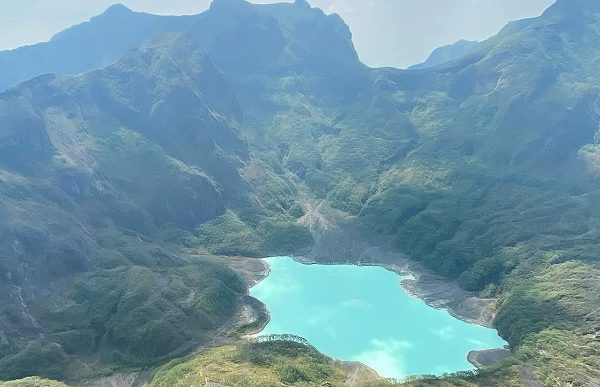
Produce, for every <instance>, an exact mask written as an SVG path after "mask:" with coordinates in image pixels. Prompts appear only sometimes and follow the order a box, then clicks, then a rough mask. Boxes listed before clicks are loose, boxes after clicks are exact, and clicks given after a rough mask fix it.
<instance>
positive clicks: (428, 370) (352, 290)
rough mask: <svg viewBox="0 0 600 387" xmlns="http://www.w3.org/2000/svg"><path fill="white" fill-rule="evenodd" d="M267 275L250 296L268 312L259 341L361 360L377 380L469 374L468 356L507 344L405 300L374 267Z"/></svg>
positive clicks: (306, 268) (277, 266)
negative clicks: (303, 342) (280, 337)
mask: <svg viewBox="0 0 600 387" xmlns="http://www.w3.org/2000/svg"><path fill="white" fill-rule="evenodd" d="M268 263H269V265H270V267H271V272H270V274H269V276H268V277H267V278H266V279H265V280H264V281H262V282H260V283H259V284H258V285H256V286H255V287H253V288H252V289H251V291H250V294H251V295H252V296H254V297H255V298H257V299H259V300H261V301H262V302H263V303H264V304H266V305H267V308H268V309H269V312H270V314H271V321H270V322H269V324H268V325H267V326H266V328H265V329H264V331H263V332H261V334H283V333H289V334H294V335H298V336H302V337H304V338H306V339H307V340H308V341H309V342H310V343H311V344H312V345H314V346H315V347H316V348H317V349H318V350H320V351H321V352H323V353H324V354H326V355H328V356H331V357H333V358H336V359H340V360H355V361H360V362H362V363H364V364H366V365H368V366H369V367H371V368H373V369H374V370H376V371H377V372H378V373H379V374H380V375H381V376H384V377H393V378H403V377H406V376H410V375H423V374H435V375H441V374H444V373H447V372H456V371H464V370H471V369H473V366H472V365H471V364H470V363H469V362H468V361H467V354H468V352H469V351H471V350H482V349H492V348H501V347H503V346H504V345H506V342H505V341H504V340H502V338H500V337H499V336H498V334H497V332H496V331H495V330H493V329H489V328H485V327H481V326H478V325H474V324H468V323H465V322H463V321H460V320H458V319H456V318H454V317H452V316H451V315H450V314H448V312H447V311H445V310H437V309H434V308H431V307H429V306H428V305H427V304H425V303H424V302H423V301H421V300H419V299H416V298H414V297H411V296H410V295H409V294H408V293H407V292H406V291H405V290H404V289H403V288H402V287H401V286H400V280H401V277H400V276H399V275H397V274H395V273H393V272H390V271H388V270H385V269H383V268H380V267H370V266H349V265H335V266H329V265H303V264H301V263H298V262H296V261H294V260H293V259H292V258H290V257H277V258H269V259H268Z"/></svg>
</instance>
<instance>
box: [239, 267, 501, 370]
mask: <svg viewBox="0 0 600 387" xmlns="http://www.w3.org/2000/svg"><path fill="white" fill-rule="evenodd" d="M273 258H275V259H277V258H278V257H271V258H263V259H261V263H263V264H265V266H268V265H269V264H271V262H269V259H273ZM281 258H282V259H283V258H287V259H290V261H292V260H293V261H294V262H296V263H298V264H301V265H306V266H313V265H314V266H352V267H372V268H381V269H384V270H386V271H388V272H390V273H393V274H394V277H395V278H397V280H396V281H395V282H396V286H398V285H400V287H401V289H402V291H403V292H404V294H405V296H406V297H409V298H415V299H418V300H419V302H423V303H424V306H426V307H429V308H432V309H436V310H445V312H446V313H447V315H448V318H452V319H455V320H458V321H461V322H462V323H465V324H468V325H479V326H481V325H482V324H479V323H478V322H477V321H473V320H467V319H461V318H458V317H457V316H456V315H454V314H453V313H449V311H448V310H447V308H444V307H440V306H435V305H431V304H430V303H427V302H424V299H423V298H421V297H417V296H416V295H415V294H414V293H413V292H411V291H409V290H410V289H408V288H407V286H406V284H407V283H406V281H417V280H419V279H422V278H421V277H420V276H419V277H417V276H416V275H415V274H413V273H412V272H411V271H410V270H407V269H406V268H404V267H397V266H395V265H390V264H381V263H373V262H336V261H329V262H318V261H315V260H312V259H308V258H307V257H306V256H292V255H290V256H282V257H281ZM265 271H267V270H265ZM269 272H270V270H269ZM264 278H267V277H266V276H265V277H264ZM263 280H264V279H263ZM254 297H258V296H257V295H256V294H255V295H254ZM259 298H260V297H259ZM261 300H262V301H264V300H263V299H262V298H261ZM486 328H489V327H486ZM259 333H260V331H259V332H256V333H254V334H253V335H247V336H246V337H245V338H247V339H252V338H254V337H256V335H258V334H259ZM496 334H497V333H496ZM489 344H492V343H489ZM496 345H497V344H496ZM473 347H476V346H475V345H474V346H473ZM473 347H472V348H473ZM479 348H481V346H480V347H479ZM467 352H468V354H469V356H465V355H463V357H462V358H463V359H464V361H465V362H468V363H469V364H470V365H471V366H472V367H474V368H473V369H475V368H477V369H479V368H482V367H485V366H487V365H489V364H491V361H490V359H495V357H494V356H491V355H488V354H490V353H492V354H496V353H505V352H508V351H507V350H506V349H503V348H498V347H493V346H492V345H490V347H489V348H486V347H485V346H484V347H483V348H482V349H478V350H467V351H466V352H465V354H466V353H467ZM508 353H510V352H508ZM330 357H331V356H330ZM503 357H505V356H503ZM503 357H502V358H503ZM341 358H344V357H341ZM341 358H339V357H334V358H333V359H341ZM497 360H501V358H498V359H497ZM495 361H496V360H494V362H495ZM363 365H364V364H363ZM365 367H367V368H369V367H368V366H366V365H365ZM371 371H372V370H371ZM381 378H382V379H383V377H381Z"/></svg>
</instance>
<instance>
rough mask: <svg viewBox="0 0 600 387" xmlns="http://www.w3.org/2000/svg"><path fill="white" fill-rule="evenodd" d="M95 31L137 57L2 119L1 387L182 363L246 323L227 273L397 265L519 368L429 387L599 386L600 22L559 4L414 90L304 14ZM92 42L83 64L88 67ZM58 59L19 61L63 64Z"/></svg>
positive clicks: (267, 9)
mask: <svg viewBox="0 0 600 387" xmlns="http://www.w3.org/2000/svg"><path fill="white" fill-rule="evenodd" d="M104 17H106V18H107V21H106V23H107V24H111V23H112V24H114V25H121V24H120V22H119V21H120V19H119V18H120V17H127V18H130V19H127V20H128V21H129V22H131V23H133V24H134V25H135V23H142V21H147V23H148V24H147V25H146V24H144V25H146V26H147V30H144V31H146V33H144V34H143V35H144V36H142V32H140V31H142V30H140V29H135V30H132V31H124V32H122V34H123V37H122V42H119V45H116V44H115V45H113V44H112V43H110V41H108V40H107V45H106V47H104V46H99V49H98V50H97V51H96V52H95V53H94V54H89V55H92V56H93V58H91V59H90V62H88V65H87V66H88V67H87V68H84V67H79V70H70V69H69V68H68V67H67V66H63V64H60V66H57V67H55V69H52V68H51V67H52V66H54V62H52V61H45V60H44V61H38V62H39V63H38V64H36V66H39V67H38V68H37V70H36V71H37V73H35V74H34V73H31V74H30V76H37V77H36V78H33V79H30V80H28V81H26V82H23V83H20V84H18V85H15V86H13V87H11V88H9V89H7V90H5V91H4V92H3V93H1V94H0V177H1V178H0V193H1V194H2V197H3V200H2V201H1V203H0V216H2V219H6V221H3V222H1V223H0V246H2V247H1V248H0V251H2V253H0V275H1V276H2V277H3V278H4V279H5V280H4V281H3V282H1V283H0V287H2V291H3V294H9V295H10V297H9V302H7V303H4V304H2V305H0V379H11V378H20V377H24V376H29V375H34V374H35V375H39V376H42V377H53V378H58V379H61V380H66V379H68V380H81V379H83V378H88V377H91V376H95V375H98V374H102V372H103V370H106V369H107V368H108V369H119V370H122V369H125V370H126V369H132V368H135V367H149V366H153V365H157V364H160V363H164V362H166V361H167V360H168V359H171V358H173V357H176V356H179V355H183V354H184V353H186V352H189V351H190V350H191V349H193V348H194V347H196V346H197V345H201V344H202V343H206V342H208V341H210V340H211V339H212V338H214V336H215V331H216V330H217V329H219V328H220V327H223V326H224V324H226V322H228V321H230V320H231V318H232V317H233V316H234V315H236V314H237V313H239V312H240V310H241V308H242V307H244V305H245V307H248V301H247V298H246V297H244V296H245V294H246V291H247V282H245V281H243V279H242V278H240V275H239V274H238V273H239V272H240V270H237V271H234V270H233V269H238V268H236V267H235V262H236V260H234V259H233V258H230V259H224V258H217V257H215V256H216V255H223V256H228V257H231V256H247V257H260V256H268V255H278V254H292V253H294V254H296V255H308V256H309V257H310V258H311V259H313V260H317V261H321V262H348V261H352V260H353V259H355V260H356V261H359V260H360V262H362V263H364V262H365V261H367V262H369V263H378V264H390V263H394V258H393V257H394V256H398V255H401V254H405V255H407V256H409V257H410V258H412V259H413V260H415V261H419V262H420V263H421V264H422V265H423V266H424V267H426V268H428V269H429V270H432V271H435V272H436V273H438V274H441V275H443V276H445V277H447V278H449V279H451V280H455V281H457V282H458V283H459V284H460V285H461V286H462V287H463V288H464V289H466V290H468V291H470V292H472V294H473V295H477V296H479V297H481V298H488V299H494V300H497V314H496V319H495V325H496V327H497V328H498V330H499V332H500V333H501V335H502V336H503V337H504V338H506V339H507V340H508V342H509V343H510V345H511V349H512V350H513V355H512V356H511V357H509V358H508V359H507V360H506V361H504V362H503V363H500V364H498V365H496V366H494V367H491V368H489V369H486V370H483V371H481V372H479V373H476V374H464V375H456V376H453V377H449V378H446V379H441V380H427V383H430V384H432V385H435V384H436V383H438V384H439V385H444V383H455V384H461V385H465V384H466V385H482V386H487V385H523V384H527V383H530V384H531V383H533V384H534V385H535V383H537V384H538V385H539V384H541V385H543V384H551V383H555V381H557V380H558V381H560V382H561V383H571V384H580V385H585V384H586V383H587V384H590V383H597V380H598V378H599V377H598V374H597V372H595V370H596V369H598V368H600V365H599V364H598V359H597V356H595V354H596V353H597V351H598V350H600V349H599V348H598V344H597V326H598V325H599V324H600V315H599V314H598V310H599V308H598V305H600V300H598V294H600V289H599V288H598V283H600V281H599V279H600V263H599V261H598V256H599V254H600V245H599V244H598V241H599V240H600V235H598V231H597V230H600V227H599V224H598V222H599V219H600V213H599V212H598V208H597V206H596V205H595V204H596V202H597V200H598V198H599V194H600V190H599V187H598V182H599V180H598V176H599V168H600V163H599V162H598V159H599V158H598V156H597V155H598V153H599V151H598V149H597V148H598V144H597V142H598V141H597V140H598V138H597V137H598V135H597V132H598V127H599V125H600V110H599V108H598V96H599V95H600V84H599V80H600V73H599V72H598V66H597V63H596V62H597V60H596V58H597V57H598V55H599V54H600V36H599V33H598V31H600V29H599V28H598V27H599V24H600V6H598V4H597V2H595V1H593V0H559V1H557V2H556V4H554V5H553V6H552V7H550V8H549V9H548V10H547V11H546V12H545V13H544V14H543V15H541V16H540V17H538V18H533V19H527V20H522V21H518V22H514V23H511V24H509V25H507V26H506V27H505V28H504V29H503V30H502V31H501V32H500V33H499V34H498V35H496V36H494V37H492V38H491V39H489V40H487V41H485V42H481V43H479V44H477V45H476V46H474V47H472V48H471V49H470V50H469V51H468V52H466V53H464V55H461V56H460V57H457V58H455V59H454V60H451V61H448V62H445V63H440V64H438V65H436V66H433V67H429V68H423V69H421V70H419V71H414V70H397V69H389V68H386V69H370V68H368V67H366V66H364V65H363V64H361V63H360V61H359V60H358V56H357V55H356V52H355V50H354V48H353V45H352V40H351V34H350V32H349V29H348V27H347V26H346V25H345V24H344V22H343V21H342V20H341V19H340V18H339V16H337V15H325V14H324V13H323V12H322V11H321V10H319V9H316V8H311V7H310V5H308V3H306V2H305V1H295V2H294V3H281V4H270V5H255V4H251V3H248V2H245V1H242V0H215V1H214V2H213V4H212V5H211V7H210V9H209V10H208V11H206V12H204V13H202V14H200V15H195V16H186V17H153V16H151V15H145V14H138V13H132V12H130V11H127V10H125V9H124V8H122V7H116V8H111V10H110V11H109V12H107V13H106V14H104V15H103V16H101V17H100V18H104ZM98 20H99V19H98V18H96V19H93V20H92V21H90V22H89V23H88V24H85V25H84V26H86V28H88V27H89V28H90V29H91V31H92V32H93V33H92V32H90V34H89V35H80V34H74V35H73V39H75V37H79V38H81V40H80V42H85V44H86V46H92V45H93V44H94V40H93V39H92V38H90V40H86V39H88V38H87V37H86V36H92V37H96V36H100V35H99V34H100V33H101V31H102V25H103V24H102V23H99V21H98ZM148 20H152V23H157V24H152V23H150V22H149V21H148ZM108 21H110V23H108ZM142 24H143V23H142ZM151 24H152V25H153V26H155V27H151ZM165 25H167V26H168V27H165ZM77 28H83V26H79V27H77ZM117 29H118V28H117ZM64 34H67V33H66V32H65V33H64ZM61 35H62V34H59V35H58V36H61ZM68 35H69V34H67V35H65V36H68ZM56 42H60V45H59V46H60V47H61V48H60V49H58V48H56V47H59V46H56V47H54V48H44V47H53V46H48V44H51V43H52V42H50V43H47V44H42V45H37V46H33V47H32V48H30V49H31V50H34V51H36V50H42V49H43V50H49V51H48V53H49V54H48V55H50V56H51V57H54V55H55V52H56V53H60V52H61V50H67V49H68V50H73V52H76V51H77V48H76V47H77V45H76V44H75V43H70V41H69V40H64V39H63V38H61V39H58V38H56ZM57 44H58V43H57ZM81 44H83V43H81ZM116 48H118V49H116ZM87 51H91V50H87ZM16 52H21V51H18V50H17V51H16ZM102 52H106V53H109V54H110V55H108V56H111V55H114V56H115V57H114V58H113V59H111V60H110V61H109V63H105V62H102V60H101V59H99V58H100V57H108V56H104V54H102V55H101V53H102ZM3 55H5V57H6V58H8V56H6V55H7V53H0V58H2V57H3ZM20 55H21V54H20ZM117 57H118V59H117ZM12 58H13V59H10V60H9V59H4V60H5V62H2V63H5V65H6V66H9V64H10V66H14V68H16V67H18V64H19V61H20V60H22V57H19V56H14V57H12ZM14 58H16V59H14ZM9 62H10V63H9ZM8 63H9V64H8ZM61 66H62V67H61ZM96 67H99V68H97V69H94V68H96ZM7 68H10V67H7ZM85 70H89V71H87V72H85V73H82V74H77V75H68V73H69V72H81V71H85ZM32 71H33V70H32ZM53 71H54V72H57V73H62V74H63V75H44V74H46V73H48V72H53ZM16 79H17V78H15V80H16ZM375 245H376V246H380V247H381V246H383V247H386V248H389V249H391V250H392V251H393V252H394V254H388V255H382V256H379V255H376V254H374V253H373V251H374V250H373V249H368V248H366V249H365V248H364V246H375ZM215 262H226V263H227V266H226V265H222V264H219V263H215ZM228 266H229V267H228ZM241 272H242V273H243V270H242V271H241ZM165 316H167V317H165ZM222 351H231V348H229V349H222ZM214 353H216V354H218V353H220V352H219V350H217V351H216V352H214ZM228 353H229V352H228ZM540 353H543V354H544V355H543V356H541V355H539V354H540ZM310 360H311V362H313V361H314V357H312V356H311V359H310ZM204 361H205V360H204V358H203V357H202V355H199V357H198V360H197V361H196V360H192V363H194V362H196V363H198V364H200V363H202V362H204ZM286 361H288V360H287V359H286ZM192 363H189V364H192ZM196 363H194V364H196ZM186 364H187V363H186ZM202 364H204V363H202ZM311 364H313V363H311ZM177 367H178V366H177V365H175V363H171V364H169V365H168V366H165V368H164V369H163V370H162V371H163V372H162V374H164V375H168V377H169V378H174V377H177V375H179V374H178V370H179V368H177ZM171 368H174V369H173V370H171ZM81 370H84V371H81ZM187 370H189V368H186V372H188V371H187ZM328 370H329V371H328V372H338V371H335V370H332V369H329V368H328ZM170 380H171V379H170ZM315 380H320V379H318V378H316V379H315ZM415 383H417V384H418V383H419V382H418V381H416V382H415ZM446 385H447V384H446Z"/></svg>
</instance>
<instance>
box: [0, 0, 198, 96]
mask: <svg viewBox="0 0 600 387" xmlns="http://www.w3.org/2000/svg"><path fill="white" fill-rule="evenodd" d="M189 21H191V19H190V18H187V17H170V16H156V15H150V14H145V13H140V12H133V11H131V10H129V9H128V8H126V7H125V6H124V5H122V4H116V5H114V6H112V7H110V8H109V9H107V10H106V12H104V13H103V14H102V15H99V16H96V17H94V18H92V19H91V20H90V21H88V22H84V23H81V24H79V25H76V26H73V27H71V28H69V29H66V30H64V31H62V32H60V33H58V34H56V35H55V36H53V37H52V39H51V40H50V41H49V42H44V43H39V44H35V45H31V46H25V47H20V48H17V49H15V50H8V51H1V52H0V90H4V89H5V88H7V87H9V86H11V85H15V84H18V83H20V82H23V81H26V80H28V79H31V78H33V77H36V76H38V75H42V74H47V73H56V74H78V73H82V72H85V71H89V70H91V69H94V68H100V67H103V66H106V65H109V64H111V63H112V62H114V61H116V60H117V59H118V58H119V57H120V56H121V55H122V54H123V53H124V52H125V51H126V50H127V49H128V48H131V47H135V46H137V45H139V44H141V43H142V42H143V41H144V40H145V39H147V38H148V36H149V35H150V34H152V33H153V32H155V31H156V30H164V31H173V30H178V31H180V30H181V27H180V26H181V25H185V24H187V23H189ZM89 47H94V49H93V50H90V49H88V48H89Z"/></svg>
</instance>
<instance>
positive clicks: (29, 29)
mask: <svg viewBox="0 0 600 387" xmlns="http://www.w3.org/2000/svg"><path fill="white" fill-rule="evenodd" d="M308 1H309V3H310V4H311V5H313V6H316V7H320V8H322V9H323V10H324V11H325V12H326V13H334V12H336V13H339V14H340V15H341V16H342V17H343V18H344V20H345V21H346V23H348V25H349V26H350V29H351V31H352V33H353V37H354V44H355V46H356V49H357V51H358V54H359V56H360V58H361V60H362V61H363V62H364V63H366V64H367V65H369V66H372V67H383V66H392V67H398V68H404V67H407V66H410V65H413V64H416V63H420V62H423V61H424V60H425V59H426V58H427V56H428V55H429V53H431V51H432V50H433V49H435V48H437V47H440V46H443V45H446V44H450V43H454V42H455V41H457V40H460V39H469V40H479V41H481V40H484V39H486V38H488V37H490V36H492V35H494V34H495V33H497V32H498V31H499V30H500V29H501V28H502V27H503V26H504V25H505V24H506V23H507V22H509V21H511V20H517V19H522V18H526V17H534V16H538V15H540V14H541V13H542V12H543V10H544V9H546V8H547V7H548V6H550V5H551V4H552V3H553V2H554V0H308ZM117 2H121V3H123V4H125V5H126V6H127V7H129V8H131V9H133V10H136V11H144V12H150V13H156V14H164V15H167V14H169V15H181V14H196V13H200V12H202V11H204V10H206V9H207V8H208V6H209V5H210V3H211V0H0V50H5V49H12V48H16V47H19V46H22V45H26V44H33V43H37V42H41V41H47V40H48V39H49V38H50V37H51V36H52V35H53V34H55V33H56V32H59V31H61V30H63V29H65V28H67V27H69V26H71V25H73V24H77V23H80V22H82V21H85V20H88V19H89V18H90V17H92V16H95V15H98V14H100V13H102V12H103V11H104V10H105V9H106V8H108V7H109V6H110V5H111V4H114V3H117ZM252 2H255V3H272V2H276V1H273V0H252Z"/></svg>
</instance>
